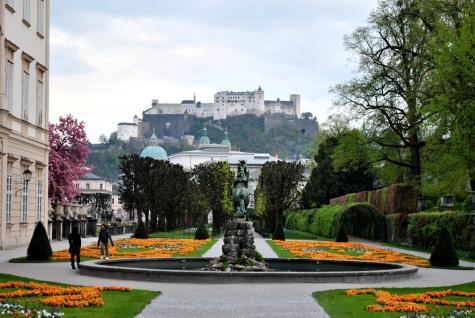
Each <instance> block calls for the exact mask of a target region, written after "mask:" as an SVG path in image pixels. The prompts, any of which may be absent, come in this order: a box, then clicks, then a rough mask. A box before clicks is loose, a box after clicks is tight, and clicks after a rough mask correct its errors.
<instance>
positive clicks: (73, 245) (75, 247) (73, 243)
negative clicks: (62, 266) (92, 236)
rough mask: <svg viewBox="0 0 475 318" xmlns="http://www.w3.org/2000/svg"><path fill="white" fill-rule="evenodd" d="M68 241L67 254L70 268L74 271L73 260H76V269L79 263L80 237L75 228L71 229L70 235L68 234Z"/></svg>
mask: <svg viewBox="0 0 475 318" xmlns="http://www.w3.org/2000/svg"><path fill="white" fill-rule="evenodd" d="M68 241H69V253H71V267H72V268H73V269H76V267H75V266H74V258H76V262H77V264H78V267H79V263H80V262H81V235H79V232H78V228H77V227H73V230H72V232H71V234H69V237H68Z"/></svg>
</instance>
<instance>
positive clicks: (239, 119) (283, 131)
mask: <svg viewBox="0 0 475 318" xmlns="http://www.w3.org/2000/svg"><path fill="white" fill-rule="evenodd" d="M205 124H206V126H207V129H208V136H209V138H210V140H211V142H212V143H220V142H221V140H222V139H223V136H224V129H225V128H226V127H227V128H228V132H229V140H230V141H231V144H232V148H233V150H239V151H245V152H256V153H270V154H275V153H278V154H279V157H280V158H285V157H286V156H289V155H295V154H302V155H304V156H305V157H306V158H309V157H310V156H311V154H312V151H313V148H314V145H315V140H316V136H302V134H301V132H300V131H299V130H298V129H296V128H294V127H291V126H290V125H286V124H284V125H281V126H279V127H276V128H274V129H272V130H270V132H269V133H268V134H265V133H264V118H263V117H256V116H255V115H243V116H236V117H229V118H228V119H226V120H221V121H217V122H216V121H213V122H211V121H210V120H209V119H205V118H197V119H196V120H195V121H194V124H193V127H192V129H191V131H189V132H187V133H188V134H190V135H193V136H194V137H195V140H199V138H200V136H201V135H202V134H203V127H204V125H205ZM161 147H163V148H164V149H165V150H166V151H167V153H168V155H171V154H174V153H177V152H180V151H184V150H190V149H193V147H191V146H189V145H187V144H186V143H183V142H181V143H178V144H172V143H165V144H162V145H161ZM90 149H91V151H90V154H89V156H88V160H87V163H88V165H89V166H90V167H92V168H93V169H94V173H95V174H97V175H100V176H102V177H105V178H107V179H109V180H111V181H116V180H117V178H118V175H119V170H118V164H119V156H121V155H122V154H125V153H136V154H140V152H141V151H142V149H141V148H135V147H134V146H133V145H131V144H127V143H122V142H120V141H117V138H116V136H115V134H112V135H111V137H110V138H109V140H108V141H107V142H106V143H103V144H91V145H90Z"/></svg>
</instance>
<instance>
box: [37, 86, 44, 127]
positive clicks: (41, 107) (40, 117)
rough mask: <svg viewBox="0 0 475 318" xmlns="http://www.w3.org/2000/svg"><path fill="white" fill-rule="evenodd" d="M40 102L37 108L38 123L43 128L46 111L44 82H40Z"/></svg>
mask: <svg viewBox="0 0 475 318" xmlns="http://www.w3.org/2000/svg"><path fill="white" fill-rule="evenodd" d="M37 98H38V101H37V107H38V112H37V114H38V121H37V125H38V126H40V127H43V123H44V120H43V118H44V112H45V111H44V109H45V84H44V83H43V80H39V81H38V96H37Z"/></svg>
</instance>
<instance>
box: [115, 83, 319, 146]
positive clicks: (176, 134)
mask: <svg viewBox="0 0 475 318" xmlns="http://www.w3.org/2000/svg"><path fill="white" fill-rule="evenodd" d="M246 114H253V115H256V116H265V123H266V129H265V131H266V132H268V131H269V130H270V129H272V128H275V127H276V126H280V125H281V124H283V123H284V122H286V123H290V124H291V125H292V126H295V128H297V129H299V130H302V129H304V130H306V131H307V132H308V133H309V134H316V132H317V130H318V123H317V122H316V119H313V120H312V119H300V118H299V117H300V95H298V94H291V95H290V99H289V100H280V99H279V98H277V100H265V99H264V91H263V90H262V89H261V87H260V86H259V88H258V89H257V90H255V91H252V92H250V91H247V92H233V91H221V92H218V93H216V94H215V95H214V101H213V102H212V103H204V102H201V101H197V100H196V96H194V98H193V99H191V100H183V101H182V102H181V103H160V102H159V101H158V100H157V99H153V100H152V105H151V107H150V108H148V109H147V110H145V111H143V112H142V119H139V118H138V117H137V116H135V117H134V119H133V122H122V123H119V124H118V125H117V138H118V139H119V140H121V141H124V142H128V141H129V140H130V139H131V138H148V137H149V136H150V135H151V134H152V130H153V131H155V132H156V134H157V135H158V136H159V137H160V138H162V137H169V138H173V139H184V138H185V139H186V140H187V141H188V142H190V136H186V132H189V131H190V129H191V127H192V124H193V122H194V118H209V120H210V121H219V120H225V119H227V118H228V117H233V116H241V115H246ZM267 126H268V127H267Z"/></svg>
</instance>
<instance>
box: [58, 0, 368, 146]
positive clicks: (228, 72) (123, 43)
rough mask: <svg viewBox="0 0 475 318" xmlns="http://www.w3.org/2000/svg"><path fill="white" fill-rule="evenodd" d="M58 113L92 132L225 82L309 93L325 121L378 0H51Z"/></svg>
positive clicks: (208, 98) (274, 92)
mask: <svg viewBox="0 0 475 318" xmlns="http://www.w3.org/2000/svg"><path fill="white" fill-rule="evenodd" d="M51 3H52V10H51V60H50V74H51V78H50V121H51V122H56V121H57V119H58V118H59V116H61V115H66V114H69V113H71V114H73V115H74V116H76V117H77V118H79V119H81V120H83V121H84V122H85V123H86V131H87V133H88V136H89V139H90V140H91V141H92V142H97V141H98V137H99V135H100V134H106V135H107V136H109V134H110V133H112V132H113V131H115V130H116V128H117V126H116V125H117V123H118V122H121V121H131V120H132V117H133V116H134V115H135V114H136V115H138V116H140V115H141V112H142V111H143V110H145V109H146V108H148V107H149V106H150V103H151V100H152V99H154V98H156V99H159V100H160V102H180V101H181V100H182V99H192V98H193V93H196V97H197V100H200V101H202V102H212V101H213V95H214V93H216V92H218V91H221V90H233V91H247V90H249V91H252V90H255V89H257V87H258V86H259V85H261V86H262V89H263V90H264V91H265V98H266V99H277V98H278V97H280V98H281V99H285V100H288V99H289V95H290V94H292V93H297V94H300V95H301V99H302V101H301V105H302V111H310V112H312V113H313V114H314V115H316V116H317V118H318V120H319V121H320V122H323V121H324V120H325V119H326V117H327V116H328V114H329V112H331V110H330V107H331V96H330V95H329V93H328V89H329V87H330V86H331V85H333V84H335V83H338V82H341V81H344V80H347V79H349V78H350V76H351V74H352V70H353V69H354V65H353V64H351V63H350V62H349V55H348V54H347V53H346V52H345V51H344V48H343V35H345V34H349V33H351V32H352V31H353V30H354V29H355V28H356V27H357V26H361V25H364V24H365V23H366V19H367V17H368V15H369V13H370V11H371V10H373V9H374V8H375V7H376V0H292V1H290V0H286V1H283V0H252V1H251V0H235V1H234V0H232V1H231V0H229V1H228V0H160V1H157V0H81V1H77V0H58V1H52V2H51Z"/></svg>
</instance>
